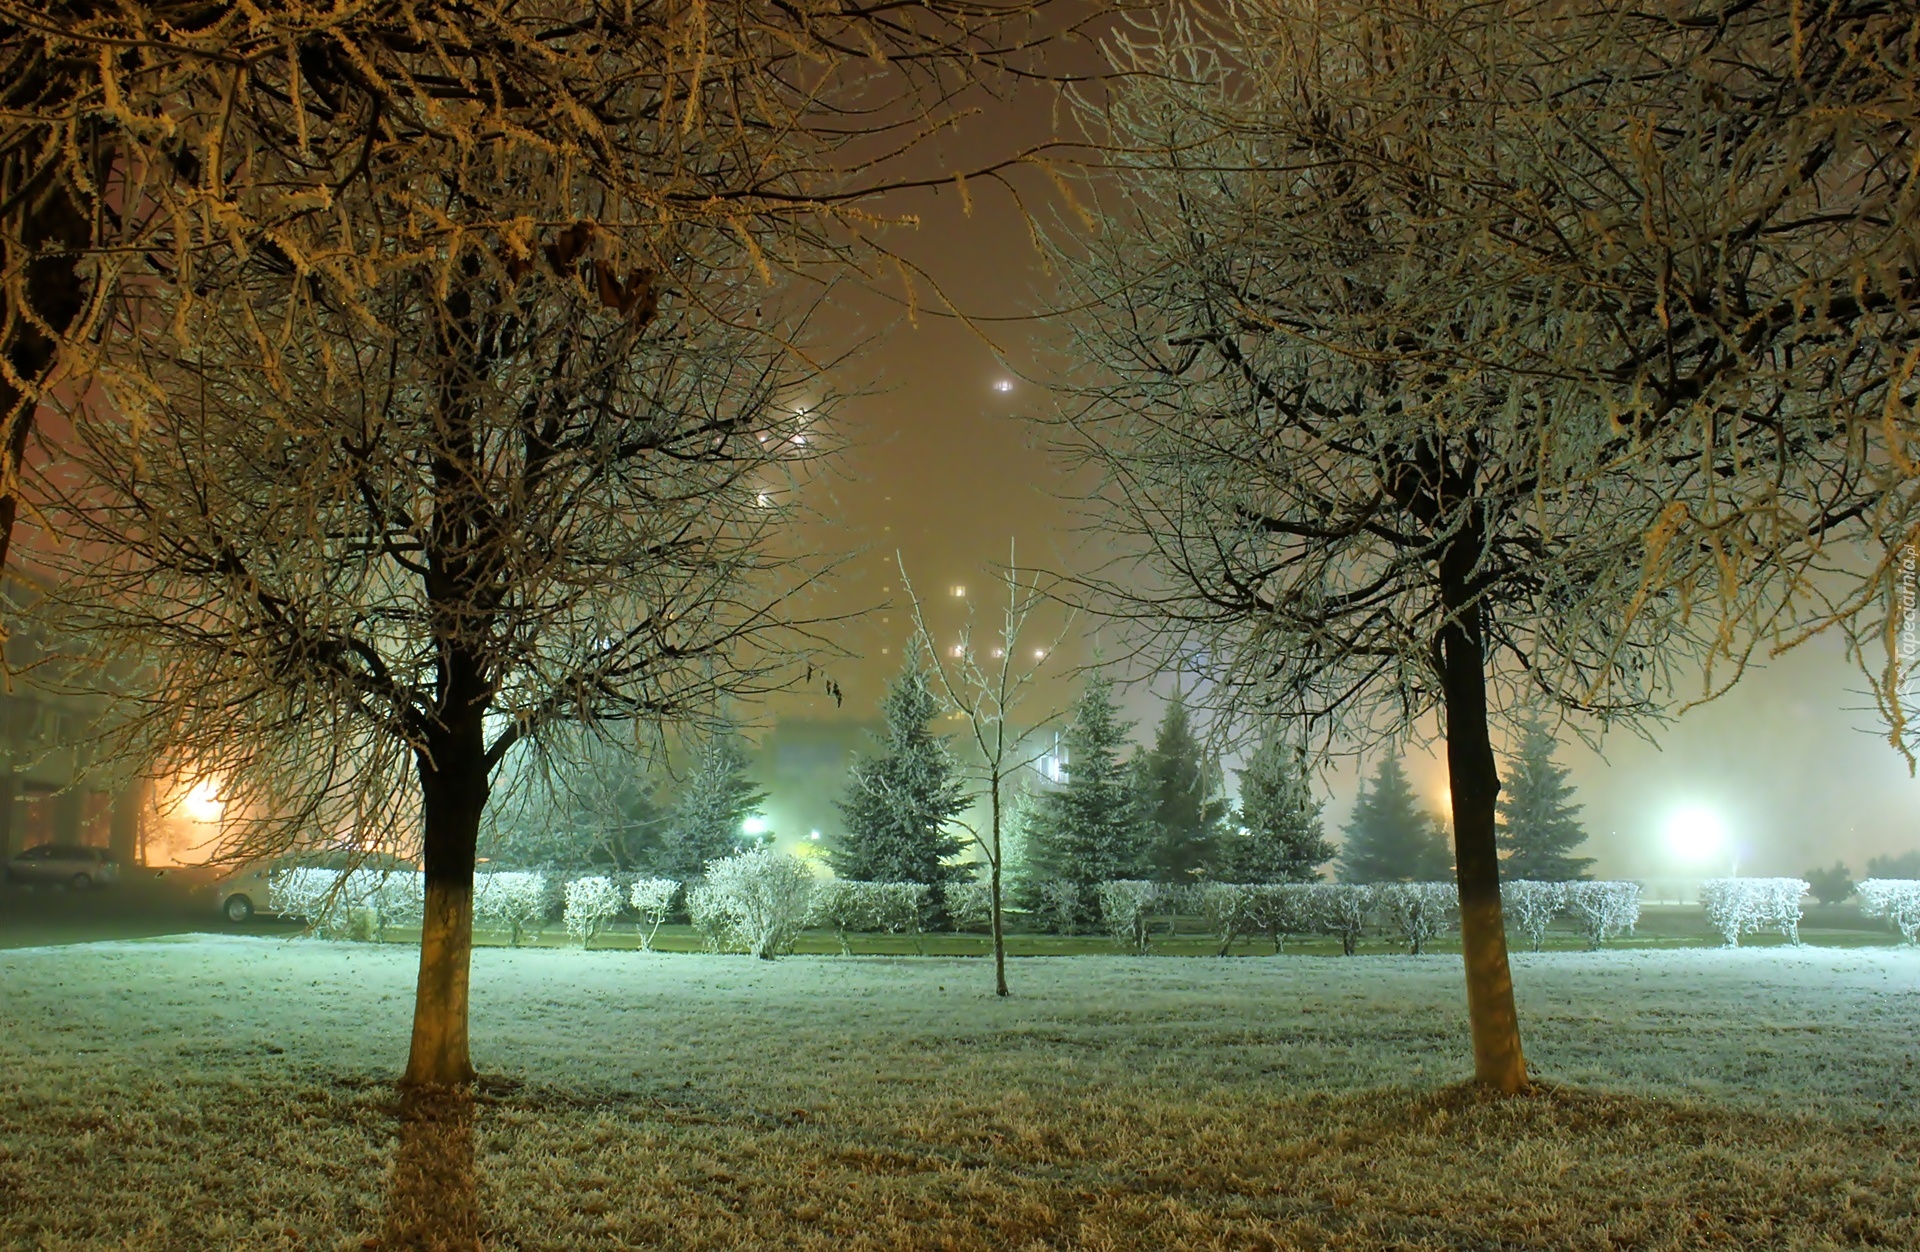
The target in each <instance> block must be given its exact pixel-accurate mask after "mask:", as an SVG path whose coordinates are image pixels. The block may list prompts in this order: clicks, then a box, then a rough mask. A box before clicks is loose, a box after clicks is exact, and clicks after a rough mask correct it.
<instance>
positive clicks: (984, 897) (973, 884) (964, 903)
mask: <svg viewBox="0 0 1920 1252" xmlns="http://www.w3.org/2000/svg"><path fill="white" fill-rule="evenodd" d="M947 918H948V920H949V921H951V922H952V923H953V928H954V929H955V930H988V929H991V928H992V926H993V888H992V886H991V885H989V884H987V883H984V882H980V881H978V880H972V879H970V880H968V881H966V882H956V883H948V884H947Z"/></svg>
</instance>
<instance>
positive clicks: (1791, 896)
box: [1700, 878, 1807, 947]
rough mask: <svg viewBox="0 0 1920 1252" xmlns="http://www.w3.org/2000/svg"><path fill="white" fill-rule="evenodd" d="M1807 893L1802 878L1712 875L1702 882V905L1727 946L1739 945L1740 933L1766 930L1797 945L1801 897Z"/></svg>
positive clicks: (1745, 933) (1708, 918)
mask: <svg viewBox="0 0 1920 1252" xmlns="http://www.w3.org/2000/svg"><path fill="white" fill-rule="evenodd" d="M1806 894H1807V884H1806V881H1805V880H1804V879H1800V878H1709V879H1707V880H1706V881H1705V882H1703V883H1701V884H1700V905H1701V907H1702V908H1704V909H1705V910H1706V912H1707V921H1708V922H1710V923H1712V925H1713V928H1714V929H1715V930H1717V931H1719V932H1720V935H1721V937H1722V938H1723V939H1725V940H1726V942H1727V946H1728V947H1737V946H1738V945H1739V943H1740V936H1741V935H1750V934H1752V933H1754V932H1755V931H1759V930H1766V929H1774V930H1778V931H1779V932H1780V933H1781V934H1782V935H1785V936H1786V937H1787V940H1788V942H1790V943H1796V944H1797V943H1799V942H1800V900H1801V897H1803V896H1805V895H1806Z"/></svg>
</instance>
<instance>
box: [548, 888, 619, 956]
mask: <svg viewBox="0 0 1920 1252" xmlns="http://www.w3.org/2000/svg"><path fill="white" fill-rule="evenodd" d="M619 914H620V889H619V888H618V887H615V886H614V885H613V879H611V878H602V877H599V876H597V875H596V876H594V877H592V878H576V879H574V880H573V881H572V882H569V883H568V884H567V907H566V912H565V913H564V914H563V915H562V920H563V921H565V923H566V926H567V933H568V934H570V935H572V936H573V937H574V938H575V939H578V940H579V941H580V946H581V947H582V948H585V947H587V946H588V945H589V944H591V943H592V942H593V937H594V936H595V935H597V934H599V933H600V932H601V931H602V930H605V929H606V927H607V923H608V922H610V921H612V920H613V919H614V918H615V917H617V916H619Z"/></svg>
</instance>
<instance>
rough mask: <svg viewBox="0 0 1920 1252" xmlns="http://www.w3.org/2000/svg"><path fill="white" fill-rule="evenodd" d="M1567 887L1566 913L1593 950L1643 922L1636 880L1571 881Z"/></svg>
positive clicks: (1638, 887) (1589, 948) (1638, 885)
mask: <svg viewBox="0 0 1920 1252" xmlns="http://www.w3.org/2000/svg"><path fill="white" fill-rule="evenodd" d="M1565 887H1566V900H1567V916H1569V917H1571V918H1572V919H1573V920H1574V924H1575V925H1577V926H1579V928H1580V933H1581V934H1583V935H1585V936H1586V937H1587V948H1588V950H1590V951H1598V950H1599V948H1600V945H1601V944H1603V943H1605V942H1606V941H1607V940H1609V939H1611V938H1613V937H1614V936H1615V935H1617V934H1621V933H1622V932H1625V931H1630V930H1632V929H1633V928H1634V927H1635V926H1637V925H1639V924H1640V884H1639V883H1637V882H1570V883H1567V884H1565Z"/></svg>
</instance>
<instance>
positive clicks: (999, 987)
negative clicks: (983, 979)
mask: <svg viewBox="0 0 1920 1252" xmlns="http://www.w3.org/2000/svg"><path fill="white" fill-rule="evenodd" d="M1000 864H1001V861H1000V780H999V779H998V778H996V779H994V780H993V864H992V865H990V866H989V867H988V869H987V878H988V884H987V894H988V896H989V897H990V900H989V903H990V904H991V905H992V912H993V994H995V995H997V996H1004V995H1006V994H1007V932H1006V929H1005V927H1004V925H1003V924H1002V920H1001V917H1000Z"/></svg>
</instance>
